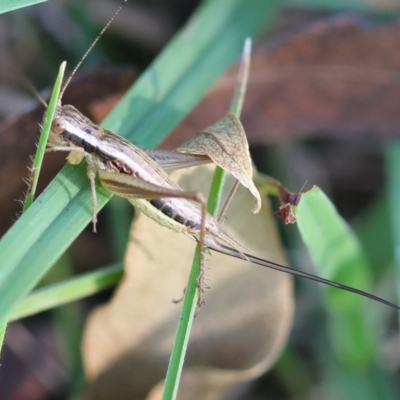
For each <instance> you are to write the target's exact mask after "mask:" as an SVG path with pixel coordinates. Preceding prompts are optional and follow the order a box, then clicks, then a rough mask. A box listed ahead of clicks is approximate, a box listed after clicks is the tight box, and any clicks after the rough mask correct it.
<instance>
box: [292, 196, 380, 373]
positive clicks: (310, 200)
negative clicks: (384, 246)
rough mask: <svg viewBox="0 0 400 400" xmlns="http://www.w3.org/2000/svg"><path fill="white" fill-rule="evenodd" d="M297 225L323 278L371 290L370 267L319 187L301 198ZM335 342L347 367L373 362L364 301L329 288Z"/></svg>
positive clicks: (328, 300)
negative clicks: (369, 287) (363, 305)
mask: <svg viewBox="0 0 400 400" xmlns="http://www.w3.org/2000/svg"><path fill="white" fill-rule="evenodd" d="M297 218H298V226H299V230H300V233H301V236H302V238H303V241H304V242H305V244H306V246H307V249H308V251H309V253H310V255H311V258H312V260H313V262H314V265H315V266H316V268H317V269H318V271H319V272H320V275H321V276H323V277H324V278H327V279H330V280H333V281H336V282H339V283H344V284H346V285H348V286H352V287H356V288H359V289H362V290H366V291H368V286H369V281H370V276H369V266H368V263H367V261H366V258H365V256H364V253H363V251H362V249H361V246H360V244H359V242H358V240H357V238H356V236H355V235H354V233H353V232H352V231H351V230H350V228H349V227H348V226H347V224H346V223H345V221H344V220H343V219H342V218H341V217H340V215H339V214H338V213H337V211H336V210H335V208H334V206H333V205H332V203H331V202H330V201H329V199H328V198H327V197H326V196H325V194H324V193H323V192H322V191H321V190H320V189H319V188H313V189H312V190H311V191H309V192H307V193H304V194H303V195H302V198H301V201H300V204H299V208H298V212H297ZM326 293H327V296H326V301H327V306H328V308H329V309H330V310H331V314H330V317H331V319H330V322H331V328H332V338H331V339H332V343H333V346H334V348H335V351H336V353H337V354H338V355H339V357H340V358H341V359H342V360H344V361H345V362H346V363H347V364H348V365H350V366H352V367H354V368H358V367H360V368H362V367H363V366H365V365H367V364H369V363H370V362H371V360H372V359H373V357H374V355H373V339H372V337H371V333H370V332H371V329H370V326H369V325H368V320H367V318H365V315H364V313H363V312H362V311H361V306H362V304H364V301H368V300H365V299H363V298H361V297H359V296H356V295H354V294H351V293H345V292H343V291H342V290H337V289H334V288H326Z"/></svg>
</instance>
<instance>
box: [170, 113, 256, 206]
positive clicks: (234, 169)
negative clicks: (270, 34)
mask: <svg viewBox="0 0 400 400" xmlns="http://www.w3.org/2000/svg"><path fill="white" fill-rule="evenodd" d="M176 151H178V152H181V153H186V154H194V155H206V156H208V157H210V158H211V160H212V161H213V162H214V164H216V165H218V166H219V167H221V168H222V169H223V170H224V171H226V172H228V173H230V174H231V175H233V176H234V177H235V178H236V179H237V180H238V181H239V182H240V183H241V184H242V185H243V186H244V187H245V188H247V189H249V190H250V192H251V194H252V195H253V196H254V199H255V202H256V205H255V207H254V208H253V211H252V213H253V214H256V213H258V212H259V211H260V208H261V198H260V194H259V193H258V190H257V188H256V187H255V185H254V183H253V167H252V161H251V157H250V152H249V144H248V143H247V138H246V133H245V131H244V129H243V126H242V124H241V123H240V121H239V119H238V118H237V117H236V116H235V115H234V114H232V113H228V114H227V115H226V116H225V117H223V118H222V119H220V120H218V121H217V122H216V123H214V124H212V125H211V126H209V127H208V128H206V129H204V130H203V131H201V132H199V133H197V134H196V135H195V136H193V137H192V138H191V139H189V140H188V141H187V142H186V143H185V144H183V145H182V146H181V147H180V148H178V149H177V150H176Z"/></svg>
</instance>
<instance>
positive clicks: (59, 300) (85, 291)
mask: <svg viewBox="0 0 400 400" xmlns="http://www.w3.org/2000/svg"><path fill="white" fill-rule="evenodd" d="M123 273H124V271H123V265H122V263H121V262H118V263H115V264H112V265H110V266H107V267H103V268H100V269H98V270H96V271H91V272H87V273H85V274H81V275H79V276H76V277H73V278H69V279H67V280H63V281H62V282H59V283H54V284H51V285H47V286H45V287H42V288H40V289H37V290H35V291H33V292H32V293H31V294H29V295H28V296H27V297H25V298H24V299H22V300H21V301H19V302H18V303H17V304H16V305H15V307H13V309H12V311H11V314H10V321H15V320H17V319H21V318H25V317H28V316H31V315H34V314H37V313H39V312H42V311H46V310H50V309H52V308H54V307H58V306H60V305H63V304H67V303H70V302H72V301H76V300H80V299H83V298H85V297H88V296H91V295H93V294H96V293H99V292H100V291H102V290H105V289H107V288H110V287H112V286H115V285H116V284H117V283H118V282H119V281H120V280H121V278H122V275H123Z"/></svg>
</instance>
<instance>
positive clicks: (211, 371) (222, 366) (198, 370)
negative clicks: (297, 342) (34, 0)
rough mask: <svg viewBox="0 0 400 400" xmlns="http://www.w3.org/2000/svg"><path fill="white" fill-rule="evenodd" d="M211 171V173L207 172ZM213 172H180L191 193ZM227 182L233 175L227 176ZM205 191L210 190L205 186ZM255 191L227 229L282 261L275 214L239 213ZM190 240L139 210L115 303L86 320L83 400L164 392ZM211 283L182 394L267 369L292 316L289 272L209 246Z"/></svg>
mask: <svg viewBox="0 0 400 400" xmlns="http://www.w3.org/2000/svg"><path fill="white" fill-rule="evenodd" d="M205 171H207V173H205ZM209 171H210V170H209V169H207V167H200V168H199V169H197V170H195V171H191V172H188V170H186V171H184V172H182V171H177V172H176V175H175V177H176V176H181V179H180V180H179V182H178V183H179V184H180V185H182V186H183V187H185V188H186V189H188V190H193V189H195V188H196V189H198V188H201V189H203V190H204V189H205V188H208V187H209V180H210V177H211V176H210V172H209ZM229 182H230V183H228V185H227V186H228V187H229V186H230V185H232V182H233V179H229ZM205 191H206V190H205ZM251 202H252V198H251V196H250V194H249V193H248V191H246V190H245V189H243V188H241V189H240V190H239V192H238V193H237V194H236V197H235V198H234V200H233V202H232V205H231V209H230V212H229V213H228V219H227V228H228V229H229V230H230V232H232V233H233V234H234V235H235V236H236V237H237V239H239V240H240V241H242V242H243V243H244V244H245V245H246V246H249V247H250V248H251V249H252V250H254V252H255V254H256V255H258V256H260V257H264V258H267V259H270V260H274V261H276V262H280V263H286V260H285V257H284V255H283V252H282V249H281V246H280V243H279V239H278V236H277V230H276V226H275V218H274V216H273V215H272V213H271V211H270V208H269V205H268V204H267V203H266V202H263V208H262V210H261V212H260V213H259V214H258V215H257V217H255V216H248V215H246V214H245V213H243V210H245V209H246V208H247V207H249V204H251ZM193 252H194V242H192V241H191V240H189V239H188V238H186V237H185V236H184V235H179V234H175V233H173V232H170V231H168V230H167V229H166V228H164V227H160V226H159V225H158V224H156V223H155V222H154V221H152V220H150V219H148V218H147V217H145V216H143V215H139V216H138V217H137V219H136V221H135V223H134V224H133V227H132V231H131V240H130V244H129V246H128V250H127V254H126V260H125V263H126V276H125V278H124V280H123V282H122V284H121V286H120V287H119V289H118V290H117V292H116V294H115V296H114V298H113V300H112V301H111V302H110V303H109V304H108V305H106V306H104V307H101V308H99V309H97V310H96V311H95V312H94V313H93V314H92V315H91V316H90V317H89V320H88V323H87V325H86V330H85V334H84V340H83V356H84V364H85V369H86V375H87V378H88V380H89V382H90V386H89V388H88V393H89V398H91V399H96V400H106V399H115V398H134V399H144V398H146V397H147V396H148V395H149V392H150V391H151V390H152V388H154V392H152V394H151V395H149V399H152V400H154V399H155V398H160V397H159V396H158V395H156V394H155V393H159V390H160V389H158V392H157V389H156V388H155V385H157V384H161V383H160V381H161V380H162V379H163V378H164V376H165V373H166V368H167V363H168V359H169V354H170V351H171V346H172V340H173V337H174V334H175V329H176V324H177V321H178V318H179V312H180V305H179V304H178V305H177V304H173V303H172V301H171V300H172V299H177V298H180V297H181V296H182V293H183V289H184V287H185V285H186V280H187V277H188V274H189V269H190V265H191V261H192V258H193ZM208 266H209V268H210V270H209V276H210V279H211V282H210V284H211V289H210V290H208V291H207V292H206V305H205V306H204V307H203V308H202V309H201V311H200V314H199V315H198V317H197V318H196V319H195V321H194V325H193V331H192V334H191V338H190V341H189V347H188V353H187V355H186V360H185V368H184V372H183V376H182V381H181V385H180V389H179V394H178V397H179V398H180V399H188V398H190V399H193V400H195V399H202V400H203V399H217V398H218V399H219V398H220V397H221V396H222V394H223V393H224V392H225V391H226V390H227V389H229V388H230V387H232V386H233V385H235V384H236V383H238V382H240V381H243V380H248V379H252V378H254V377H256V376H258V375H259V374H261V373H262V372H264V371H265V370H266V369H268V368H269V367H270V366H271V365H272V363H273V362H274V360H275V359H276V357H277V355H278V354H279V352H280V351H281V349H282V346H283V345H284V344H285V342H286V340H287V336H288V332H289V329H290V325H291V321H292V313H293V300H292V285H291V277H290V276H288V275H286V274H281V273H279V272H276V271H273V270H269V269H266V268H260V267H257V266H254V265H251V264H249V263H247V262H245V261H243V260H238V259H233V258H230V257H227V256H224V255H221V254H216V253H213V254H212V255H211V256H210V261H209V263H208Z"/></svg>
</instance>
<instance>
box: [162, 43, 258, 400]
mask: <svg viewBox="0 0 400 400" xmlns="http://www.w3.org/2000/svg"><path fill="white" fill-rule="evenodd" d="M250 52H251V42H250V40H249V39H247V40H246V43H245V49H244V57H246V59H245V60H244V61H242V69H244V71H241V73H240V74H239V83H238V88H237V90H236V93H235V94H234V97H233V101H232V106H231V112H232V113H234V114H235V115H236V116H237V117H238V118H239V117H240V113H241V110H242V105H243V101H244V96H245V93H246V87H247V82H248V73H249V68H250ZM225 174H226V173H225V171H224V170H223V169H222V168H220V167H218V166H217V167H216V171H215V173H214V177H213V181H212V184H211V189H210V193H209V199H208V204H207V211H208V212H209V213H210V214H211V215H215V214H216V212H217V210H218V208H219V204H220V201H221V198H222V193H223V184H224V181H225ZM199 265H200V246H199V245H197V247H196V252H195V255H194V258H193V262H192V268H191V270H190V274H189V279H188V283H187V286H186V291H185V295H184V298H183V304H182V309H181V314H180V318H179V321H178V326H177V331H176V335H175V340H174V343H173V347H172V352H171V357H170V362H169V364H168V370H167V375H166V378H165V385H164V392H163V397H162V398H163V400H172V399H175V398H176V396H177V393H178V387H179V382H180V377H181V374H182V368H183V363H184V360H185V354H186V350H187V345H188V343H189V336H190V332H191V329H192V325H193V319H194V315H195V311H196V307H197V303H198V296H199V294H198V277H199V273H200V268H199Z"/></svg>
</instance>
